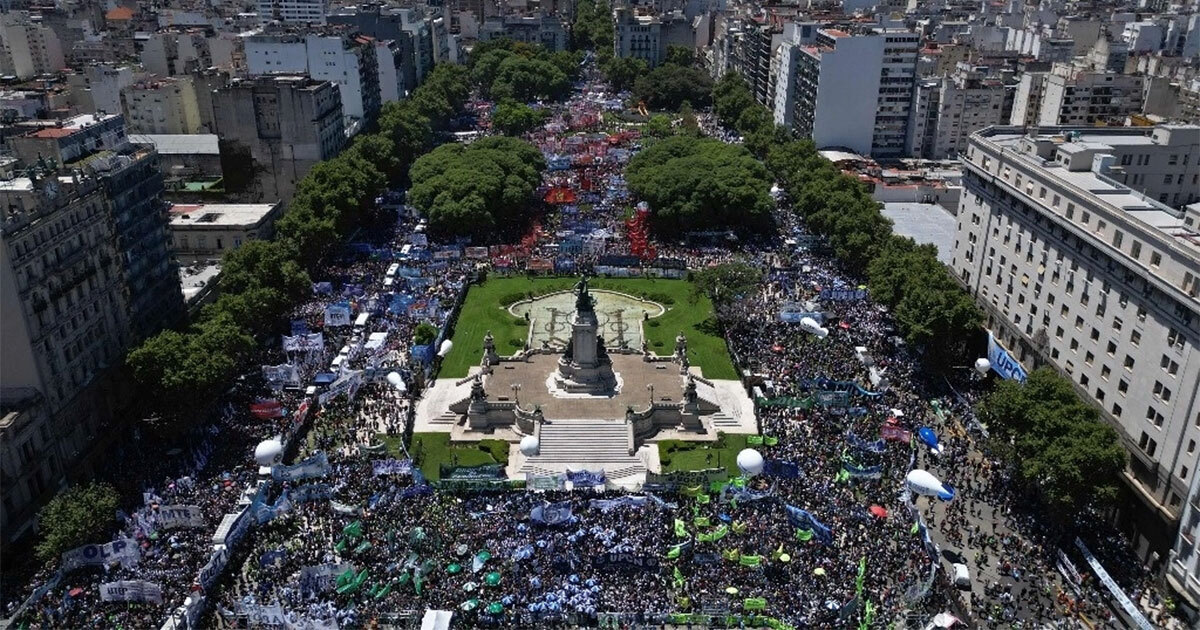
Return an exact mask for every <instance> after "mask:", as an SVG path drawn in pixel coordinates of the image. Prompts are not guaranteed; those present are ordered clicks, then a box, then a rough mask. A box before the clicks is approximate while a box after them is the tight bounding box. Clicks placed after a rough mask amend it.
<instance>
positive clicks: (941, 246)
mask: <svg viewBox="0 0 1200 630" xmlns="http://www.w3.org/2000/svg"><path fill="white" fill-rule="evenodd" d="M883 216H885V217H887V218H889V219H891V220H892V223H893V231H895V232H896V234H899V235H900V236H907V237H909V238H911V239H912V240H914V241H916V242H917V243H918V244H919V245H933V246H934V247H937V258H938V260H939V261H941V262H942V264H944V265H949V264H950V258H951V255H952V254H953V253H954V234H955V232H956V228H955V219H954V215H952V214H950V213H949V212H946V209H945V208H943V207H941V206H939V205H937V204H936V203H907V202H888V203H884V204H883Z"/></svg>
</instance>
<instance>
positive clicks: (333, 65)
mask: <svg viewBox="0 0 1200 630" xmlns="http://www.w3.org/2000/svg"><path fill="white" fill-rule="evenodd" d="M341 30H344V31H347V32H340V33H336V32H330V33H328V34H321V33H308V34H303V33H299V32H287V33H264V34H259V35H253V36H251V37H250V38H248V39H247V40H246V69H247V71H248V72H249V74H250V75H251V76H264V75H271V74H302V75H305V76H307V77H309V78H311V79H312V80H314V81H331V82H333V83H334V84H336V85H337V87H338V90H339V91H340V92H341V96H342V99H341V100H342V113H343V115H345V116H346V118H347V119H349V120H348V121H347V122H348V126H349V125H356V124H365V123H367V122H369V121H371V120H374V118H375V116H376V115H377V114H378V113H379V107H380V98H379V67H378V60H377V59H376V57H375V52H376V51H375V42H374V40H373V39H371V38H369V37H367V36H364V35H359V34H357V33H352V32H349V31H348V30H347V29H341Z"/></svg>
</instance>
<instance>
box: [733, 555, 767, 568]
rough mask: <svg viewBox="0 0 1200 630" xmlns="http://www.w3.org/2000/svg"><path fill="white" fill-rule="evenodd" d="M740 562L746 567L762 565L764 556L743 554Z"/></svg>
mask: <svg viewBox="0 0 1200 630" xmlns="http://www.w3.org/2000/svg"><path fill="white" fill-rule="evenodd" d="M738 564H740V565H742V566H744V567H758V566H762V556H742V557H741V558H740V559H739V560H738Z"/></svg>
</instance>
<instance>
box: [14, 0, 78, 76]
mask: <svg viewBox="0 0 1200 630" xmlns="http://www.w3.org/2000/svg"><path fill="white" fill-rule="evenodd" d="M64 67H66V61H65V60H64V58H63V51H62V44H61V43H60V42H59V40H58V35H56V34H55V33H54V30H53V29H51V28H50V27H48V26H44V25H42V24H40V23H38V22H35V21H32V20H30V19H29V14H28V13H25V12H23V11H12V12H5V13H0V75H11V76H16V77H17V78H20V79H29V78H32V77H36V76H41V75H44V74H55V73H57V72H58V71H60V70H62V69H63V68H64Z"/></svg>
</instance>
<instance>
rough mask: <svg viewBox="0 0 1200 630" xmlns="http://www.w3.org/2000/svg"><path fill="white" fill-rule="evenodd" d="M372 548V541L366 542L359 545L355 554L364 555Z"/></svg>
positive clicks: (355, 549)
mask: <svg viewBox="0 0 1200 630" xmlns="http://www.w3.org/2000/svg"><path fill="white" fill-rule="evenodd" d="M370 548H371V541H369V540H364V541H362V542H361V543H359V545H358V546H357V547H355V548H354V553H363V552H365V551H367V550H368V549H370Z"/></svg>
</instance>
